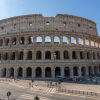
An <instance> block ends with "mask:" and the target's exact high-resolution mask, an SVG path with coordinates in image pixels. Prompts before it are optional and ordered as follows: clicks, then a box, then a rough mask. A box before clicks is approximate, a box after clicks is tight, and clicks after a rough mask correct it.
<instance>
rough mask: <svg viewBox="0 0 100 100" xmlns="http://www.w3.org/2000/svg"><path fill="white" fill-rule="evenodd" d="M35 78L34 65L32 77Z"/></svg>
mask: <svg viewBox="0 0 100 100" xmlns="http://www.w3.org/2000/svg"><path fill="white" fill-rule="evenodd" d="M34 78H35V68H34V66H33V67H32V79H34Z"/></svg>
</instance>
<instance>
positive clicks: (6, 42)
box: [5, 38, 9, 46]
mask: <svg viewBox="0 0 100 100" xmlns="http://www.w3.org/2000/svg"><path fill="white" fill-rule="evenodd" d="M5 45H6V46H8V45H9V39H8V38H7V39H6V40H5Z"/></svg>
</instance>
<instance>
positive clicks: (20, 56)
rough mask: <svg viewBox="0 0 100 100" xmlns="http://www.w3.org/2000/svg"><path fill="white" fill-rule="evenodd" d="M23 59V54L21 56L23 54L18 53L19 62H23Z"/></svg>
mask: <svg viewBox="0 0 100 100" xmlns="http://www.w3.org/2000/svg"><path fill="white" fill-rule="evenodd" d="M23 58H24V54H23V52H22V51H21V52H20V53H19V60H23Z"/></svg>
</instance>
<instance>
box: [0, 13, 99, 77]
mask: <svg viewBox="0 0 100 100" xmlns="http://www.w3.org/2000/svg"><path fill="white" fill-rule="evenodd" d="M93 75H94V76H99V75H100V38H99V35H98V32H97V28H96V23H95V22H93V21H91V20H88V19H85V18H81V17H77V16H72V15H64V14H57V15H56V16H55V17H44V16H42V15H41V14H33V15H23V16H16V17H12V18H7V19H3V20H0V77H6V78H8V77H13V78H22V79H55V78H56V77H57V76H62V77H74V76H78V77H85V76H93Z"/></svg>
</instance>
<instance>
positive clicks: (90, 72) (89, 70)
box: [88, 67, 92, 76]
mask: <svg viewBox="0 0 100 100" xmlns="http://www.w3.org/2000/svg"><path fill="white" fill-rule="evenodd" d="M88 73H89V76H91V75H92V68H91V67H88Z"/></svg>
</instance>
